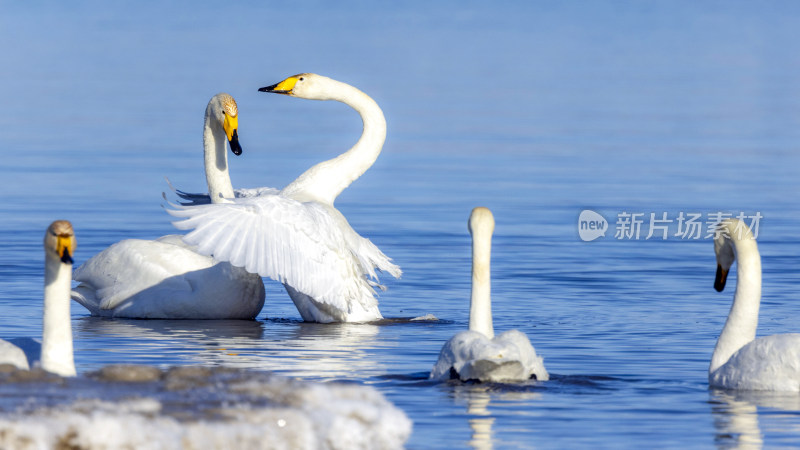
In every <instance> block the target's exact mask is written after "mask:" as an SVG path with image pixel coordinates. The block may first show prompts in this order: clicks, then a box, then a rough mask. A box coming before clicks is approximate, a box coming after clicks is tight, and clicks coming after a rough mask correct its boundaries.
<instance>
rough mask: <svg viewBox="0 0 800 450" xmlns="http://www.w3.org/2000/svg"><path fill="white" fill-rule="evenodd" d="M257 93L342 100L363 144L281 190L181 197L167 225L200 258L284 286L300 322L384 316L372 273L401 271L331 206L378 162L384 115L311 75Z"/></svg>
mask: <svg viewBox="0 0 800 450" xmlns="http://www.w3.org/2000/svg"><path fill="white" fill-rule="evenodd" d="M259 91H261V92H271V93H276V94H283V95H288V96H292V97H298V98H305V99H312V100H336V101H339V102H342V103H345V104H346V105H348V106H350V107H352V108H353V109H355V110H356V111H357V112H358V113H359V114H360V116H361V119H362V121H363V124H364V129H363V132H362V134H361V138H360V139H359V140H358V142H356V144H355V145H354V146H353V147H352V148H351V149H349V150H348V151H346V152H345V153H343V154H341V155H339V156H337V157H336V158H334V159H331V160H328V161H323V162H321V163H319V164H317V165H315V166H313V167H311V168H310V169H308V170H307V171H306V172H304V173H303V174H302V175H300V176H299V177H298V178H297V179H296V180H294V181H293V182H291V183H290V184H289V185H287V186H286V187H284V188H283V189H281V190H280V191H277V190H272V189H269V188H261V191H257V190H242V191H239V194H238V195H237V196H236V197H235V198H233V199H232V200H231V201H229V202H225V203H218V204H202V203H204V198H205V197H204V196H202V195H198V194H186V193H180V192H179V193H178V195H179V196H181V198H183V199H184V200H189V201H188V202H187V203H184V204H181V205H173V206H174V207H175V209H171V210H168V212H169V213H170V214H172V215H173V216H175V217H178V218H180V219H182V220H178V221H175V222H173V225H175V227H176V228H178V229H180V230H192V231H191V232H189V233H188V234H186V236H184V238H183V239H184V242H186V243H188V244H190V245H196V246H197V250H198V251H199V252H200V253H203V254H207V255H208V254H213V255H214V257H215V258H217V259H221V260H224V261H230V262H231V264H233V265H234V266H237V267H244V268H245V269H247V271H249V272H252V273H258V274H259V275H261V276H265V277H270V278H272V279H275V280H278V281H279V282H281V283H283V285H284V286H285V287H286V291H287V292H288V294H289V296H290V297H291V299H292V301H293V302H294V304H295V306H296V307H297V310H298V312H299V313H300V315H301V316H302V318H303V320H305V321H307V322H370V321H375V320H379V319H382V318H383V316H382V315H381V312H380V310H379V308H378V302H377V300H376V299H375V289H374V288H375V287H379V288H381V289H384V288H383V286H380V285H379V284H378V283H377V278H378V277H377V273H376V270H378V271H383V272H388V273H389V274H391V275H392V276H394V277H396V278H397V277H400V275H401V271H400V268H399V267H398V266H397V265H395V264H394V263H392V260H391V259H390V258H388V257H387V256H386V255H384V254H383V252H381V251H380V249H378V247H377V246H375V244H373V243H372V242H370V240H369V239H365V238H363V237H361V236H360V235H359V234H358V233H356V231H355V230H353V228H352V227H351V226H350V224H349V223H348V222H347V219H346V218H345V217H344V215H343V214H342V213H341V212H339V210H337V209H336V208H335V207H334V206H333V202H334V201H335V200H336V197H338V196H339V194H340V193H341V192H342V191H343V190H344V189H345V188H347V187H348V186H349V185H350V184H351V183H352V182H353V181H355V180H356V179H357V178H358V177H359V176H361V175H362V174H363V173H364V172H366V171H367V169H369V168H370V166H372V164H373V163H374V162H375V160H376V159H377V158H378V155H379V154H380V152H381V149H382V147H383V142H384V140H385V138H386V120H385V119H384V117H383V112H382V111H381V109H380V107H378V104H377V103H375V101H374V100H372V99H371V98H370V97H369V96H367V95H366V94H364V93H363V92H361V91H360V90H358V89H356V88H355V87H353V86H350V85H348V84H345V83H342V82H339V81H336V80H333V79H331V78H328V77H324V76H321V75H316V74H312V73H304V74H300V75H294V76H291V77H288V78H286V79H285V80H283V81H281V82H280V83H277V84H274V85H271V86H267V87H263V88H261V89H259ZM181 194H183V195H181Z"/></svg>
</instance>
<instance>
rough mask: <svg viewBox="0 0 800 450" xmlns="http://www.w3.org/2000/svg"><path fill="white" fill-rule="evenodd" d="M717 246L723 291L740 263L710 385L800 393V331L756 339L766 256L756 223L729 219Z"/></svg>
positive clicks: (717, 286)
mask: <svg viewBox="0 0 800 450" xmlns="http://www.w3.org/2000/svg"><path fill="white" fill-rule="evenodd" d="M714 250H715V253H716V256H717V276H716V280H715V283H714V288H715V289H716V290H717V291H720V292H721V291H722V290H723V289H724V288H725V283H726V281H727V276H728V271H729V269H730V267H731V265H733V262H734V261H735V260H736V261H738V265H737V268H736V276H737V281H736V292H735V294H734V298H733V305H732V306H731V310H730V313H729V314H728V319H727V321H726V322H725V326H724V327H723V329H722V333H721V334H720V336H719V339H718V340H717V345H716V347H715V348H714V353H713V355H712V357H711V364H710V366H709V369H708V382H709V384H710V385H711V386H714V387H720V388H725V389H741V390H765V391H793V392H800V334H798V333H789V334H776V335H772V336H766V337H762V338H759V339H755V336H756V328H757V327H758V310H759V307H760V304H761V257H760V255H759V253H758V246H757V245H756V240H755V238H754V237H753V234H752V232H751V231H750V228H749V227H748V226H747V225H746V224H745V223H744V222H742V221H741V220H738V219H728V220H725V221H723V222H722V223H721V224H720V228H719V232H718V233H717V236H716V237H715V239H714Z"/></svg>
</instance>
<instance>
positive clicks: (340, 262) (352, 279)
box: [167, 194, 401, 311]
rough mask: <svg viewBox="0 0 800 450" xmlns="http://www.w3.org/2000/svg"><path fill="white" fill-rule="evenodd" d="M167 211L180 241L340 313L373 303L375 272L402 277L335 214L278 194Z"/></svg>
mask: <svg viewBox="0 0 800 450" xmlns="http://www.w3.org/2000/svg"><path fill="white" fill-rule="evenodd" d="M172 206H173V208H175V209H168V210H167V212H168V213H169V214H171V215H173V216H174V217H178V218H180V219H182V220H179V221H175V222H173V224H174V225H175V227H176V228H178V229H180V230H192V231H190V232H189V233H188V234H187V235H186V236H184V238H183V239H184V241H185V242H186V243H188V244H189V245H195V246H197V251H198V252H199V253H201V254H206V255H213V256H214V258H216V259H218V260H222V261H229V262H230V263H231V264H232V265H234V266H238V267H244V268H245V269H246V270H247V271H248V272H252V273H258V274H259V275H261V276H265V277H270V278H272V279H274V280H277V281H279V282H281V283H284V284H287V285H289V286H291V287H292V288H294V289H295V290H297V291H299V292H301V293H303V294H305V295H308V296H310V297H312V298H313V299H314V300H315V301H317V302H319V303H322V304H324V305H326V306H328V307H332V308H334V309H336V310H339V311H347V310H348V305H349V304H350V302H352V301H355V302H358V303H359V304H362V305H364V306H368V305H369V304H374V303H375V299H374V293H375V291H374V289H373V288H372V286H373V285H376V286H377V283H376V282H371V281H369V280H368V279H367V276H369V277H370V278H373V279H375V280H376V281H377V274H376V271H375V269H379V270H383V271H387V272H389V273H390V274H392V275H394V276H400V273H401V272H400V269H399V267H397V266H396V265H394V264H393V263H392V262H391V260H390V259H389V258H388V257H386V255H384V254H383V253H382V252H381V251H380V250H379V249H378V248H377V247H376V246H375V245H374V244H372V243H371V242H370V241H369V240H367V239H364V238H363V237H361V236H359V235H358V234H357V233H356V232H355V231H354V230H353V229H352V228H351V227H350V226H349V224H347V221H346V220H345V219H344V216H342V215H341V213H339V212H338V211H337V210H336V209H334V208H333V207H328V206H325V205H322V204H319V203H315V202H298V201H296V200H293V199H290V198H288V197H284V196H282V195H263V194H262V195H260V196H256V197H239V198H236V199H234V200H233V201H232V202H230V203H218V204H206V205H193V206H182V205H175V204H172Z"/></svg>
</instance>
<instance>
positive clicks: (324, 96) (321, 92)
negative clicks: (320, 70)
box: [258, 73, 336, 100]
mask: <svg viewBox="0 0 800 450" xmlns="http://www.w3.org/2000/svg"><path fill="white" fill-rule="evenodd" d="M335 83H336V82H334V80H332V79H330V78H328V77H324V76H322V75H317V74H315V73H301V74H297V75H292V76H290V77H289V78H287V79H285V80H283V81H281V82H280V83H275V84H273V85H271V86H265V87H262V88H260V89H259V90H258V91H259V92H271V93H273V94H283V95H289V96H292V97H299V98H305V99H309V100H331V99H333V98H334V97H333V96H332V95H331V94H330V87H331V86H332V85H333V84H335Z"/></svg>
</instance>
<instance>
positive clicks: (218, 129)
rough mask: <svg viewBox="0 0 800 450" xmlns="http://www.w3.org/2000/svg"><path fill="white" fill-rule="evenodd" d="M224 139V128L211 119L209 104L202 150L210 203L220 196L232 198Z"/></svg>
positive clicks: (216, 200)
mask: <svg viewBox="0 0 800 450" xmlns="http://www.w3.org/2000/svg"><path fill="white" fill-rule="evenodd" d="M215 125H216V126H215ZM226 141H227V137H226V136H225V130H223V129H222V126H221V125H219V124H216V123H215V121H214V120H213V118H212V114H211V105H209V107H208V108H207V109H206V118H205V126H204V128H203V150H204V162H205V169H206V182H207V183H208V194H209V196H210V197H211V202H212V203H219V202H220V201H221V199H222V198H233V184H232V183H231V177H230V175H229V173H228V153H227V150H228V149H227V146H226V145H225V142H226Z"/></svg>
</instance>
